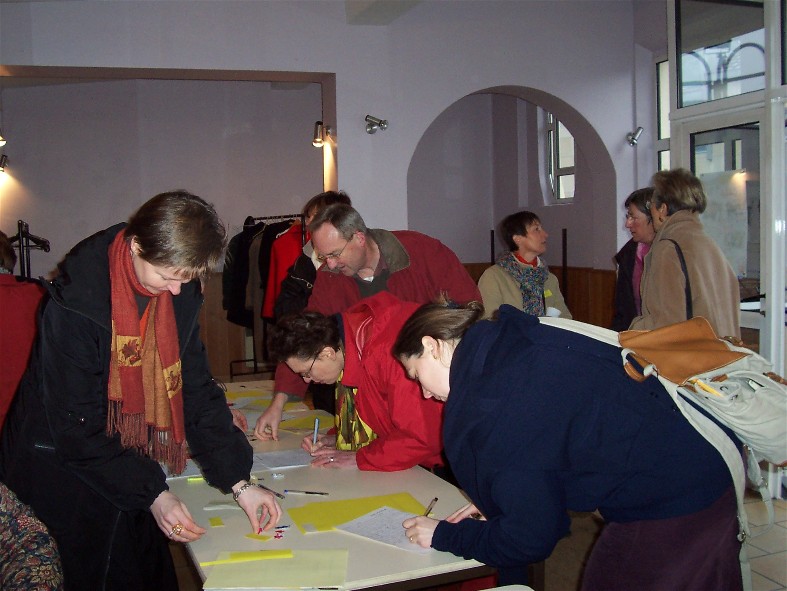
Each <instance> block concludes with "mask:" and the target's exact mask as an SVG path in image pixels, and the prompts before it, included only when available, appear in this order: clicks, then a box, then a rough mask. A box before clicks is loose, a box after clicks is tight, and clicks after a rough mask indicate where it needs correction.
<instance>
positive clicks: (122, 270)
mask: <svg viewBox="0 0 787 591" xmlns="http://www.w3.org/2000/svg"><path fill="white" fill-rule="evenodd" d="M224 246H225V232H224V228H223V226H222V224H221V221H220V220H219V219H218V216H217V215H216V211H215V210H214V209H213V207H212V206H211V205H210V204H208V203H206V202H205V201H203V200H202V199H200V198H199V197H196V196H194V195H191V194H189V193H186V192H185V191H177V192H172V193H162V194H160V195H157V196H156V197H153V198H152V199H150V200H149V201H148V202H147V203H145V204H144V205H143V206H142V207H141V208H140V209H139V210H138V211H137V212H136V213H135V214H134V215H133V216H132V217H131V219H130V220H129V223H128V225H126V224H118V225H116V226H113V227H111V228H109V229H107V230H104V231H102V232H99V233H98V234H95V235H93V236H91V237H89V238H87V239H85V240H83V241H82V242H80V243H79V244H78V245H77V246H75V247H74V248H73V249H72V250H71V252H69V253H68V254H67V255H66V257H65V259H64V261H63V262H62V263H61V265H60V268H59V273H58V275H57V277H56V278H55V279H54V281H52V283H51V284H46V288H47V290H48V292H49V293H48V296H46V297H45V300H44V302H43V304H42V312H41V321H40V323H39V335H38V340H37V343H36V345H35V347H34V351H33V354H32V357H31V361H30V364H29V366H28V369H27V372H26V374H25V376H24V377H23V379H22V383H21V385H20V389H19V392H18V394H17V396H16V399H15V400H14V403H13V406H12V409H11V412H10V414H9V416H8V419H7V421H6V423H5V428H4V430H3V434H2V444H1V445H0V480H2V481H3V482H5V483H6V484H7V485H8V487H9V488H10V489H11V490H13V491H14V492H15V493H16V494H17V495H18V497H19V499H20V500H22V501H23V502H24V503H26V504H28V505H30V506H31V507H32V509H33V510H34V511H35V513H36V516H37V517H38V518H39V519H41V521H43V522H44V524H45V525H46V526H47V527H48V528H49V530H50V532H51V533H52V535H53V537H54V538H55V540H56V542H57V545H58V549H59V551H60V555H61V559H62V563H63V571H64V577H65V588H66V589H67V590H79V591H86V590H94V589H95V590H98V589H112V590H118V589H128V590H134V591H139V590H140V589H156V590H167V589H171V590H176V589H177V580H176V578H175V571H174V567H173V565H172V559H171V556H170V553H169V542H170V540H173V541H176V542H181V543H184V542H190V541H194V540H196V539H198V538H199V537H200V536H201V535H202V534H203V533H205V529H204V528H202V527H201V526H200V525H199V524H197V523H196V522H195V521H194V520H193V519H192V517H191V515H190V513H189V510H188V508H187V507H186V506H185V504H183V502H182V501H181V500H180V499H179V498H178V497H176V496H175V495H174V494H172V493H171V492H169V490H168V487H167V483H166V480H165V474H164V472H163V470H162V467H161V465H162V464H166V465H167V466H168V467H169V470H170V472H172V473H178V472H180V471H182V470H183V466H184V464H185V461H186V454H187V452H188V455H189V456H190V457H191V458H193V459H194V460H195V461H196V462H197V463H198V464H199V466H200V468H201V469H202V472H203V474H204V476H205V478H206V479H207V480H208V482H209V483H210V484H212V485H213V486H215V487H217V488H218V489H220V490H221V491H222V492H224V493H227V494H228V493H230V492H232V493H234V494H233V497H234V498H235V500H236V501H237V502H238V504H239V505H240V506H241V508H242V509H243V510H244V511H245V512H246V514H247V515H248V517H249V521H250V522H251V525H252V529H253V530H254V531H255V532H256V531H257V529H258V528H259V526H260V525H261V523H260V521H261V519H260V517H259V516H258V511H260V510H261V511H262V520H263V521H264V519H265V518H266V517H268V516H269V517H270V519H269V522H268V523H267V524H266V526H265V528H266V529H269V528H271V527H273V526H274V525H275V524H276V522H277V521H278V518H279V515H280V512H281V509H280V507H279V506H278V504H277V503H276V500H275V499H274V498H273V496H272V495H271V494H270V493H268V492H267V491H264V490H262V489H260V488H257V487H256V486H252V485H251V484H249V483H248V479H249V471H250V469H251V463H252V451H251V447H250V445H249V443H248V441H247V440H246V437H245V435H244V434H243V433H242V432H241V431H240V430H238V429H236V428H235V427H234V426H233V424H232V417H231V415H230V411H229V410H228V407H227V402H226V399H225V397H224V394H223V392H222V390H221V389H220V388H219V387H218V385H217V384H216V383H215V381H214V380H213V378H212V377H211V374H210V371H209V368H208V363H207V358H206V355H205V348H204V346H203V345H202V342H201V341H200V338H199V326H198V324H197V320H198V316H199V310H200V307H201V305H202V300H203V298H202V290H201V284H200V279H201V278H202V277H203V276H204V275H205V274H206V273H207V272H208V271H209V270H210V269H211V268H212V267H213V266H214V265H215V264H216V263H217V262H218V261H219V260H220V258H221V256H222V254H223V251H224ZM187 446H188V449H187Z"/></svg>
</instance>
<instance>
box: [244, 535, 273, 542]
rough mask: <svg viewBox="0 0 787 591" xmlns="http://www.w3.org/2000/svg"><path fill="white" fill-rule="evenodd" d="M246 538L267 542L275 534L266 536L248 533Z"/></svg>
mask: <svg viewBox="0 0 787 591" xmlns="http://www.w3.org/2000/svg"><path fill="white" fill-rule="evenodd" d="M244 537H245V538H249V539H250V540H257V541H258V542H267V541H268V540H270V539H271V538H272V537H273V536H264V535H262V534H246V535H245V536H244Z"/></svg>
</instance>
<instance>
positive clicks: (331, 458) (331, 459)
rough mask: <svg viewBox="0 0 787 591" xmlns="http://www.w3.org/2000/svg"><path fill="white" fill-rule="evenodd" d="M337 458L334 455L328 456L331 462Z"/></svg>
mask: <svg viewBox="0 0 787 591" xmlns="http://www.w3.org/2000/svg"><path fill="white" fill-rule="evenodd" d="M335 459H336V458H334V457H333V456H331V457H330V458H328V461H329V462H333V461H334V460H335Z"/></svg>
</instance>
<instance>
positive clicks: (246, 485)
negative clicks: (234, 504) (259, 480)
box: [232, 482, 257, 501]
mask: <svg viewBox="0 0 787 591" xmlns="http://www.w3.org/2000/svg"><path fill="white" fill-rule="evenodd" d="M252 486H257V485H256V484H254V483H252V482H247V483H246V484H244V485H241V487H240V488H239V489H238V490H236V491H235V492H234V493H232V500H233V501H237V500H238V497H240V495H241V494H242V493H243V491H244V490H246V489H247V488H251V487H252Z"/></svg>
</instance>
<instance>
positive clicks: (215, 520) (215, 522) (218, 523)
mask: <svg viewBox="0 0 787 591" xmlns="http://www.w3.org/2000/svg"><path fill="white" fill-rule="evenodd" d="M208 523H210V526H211V527H224V520H223V519H222V518H221V517H211V518H210V519H208Z"/></svg>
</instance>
